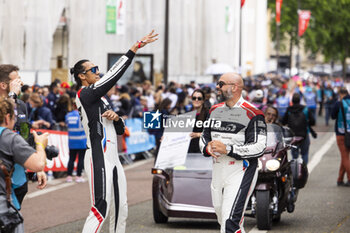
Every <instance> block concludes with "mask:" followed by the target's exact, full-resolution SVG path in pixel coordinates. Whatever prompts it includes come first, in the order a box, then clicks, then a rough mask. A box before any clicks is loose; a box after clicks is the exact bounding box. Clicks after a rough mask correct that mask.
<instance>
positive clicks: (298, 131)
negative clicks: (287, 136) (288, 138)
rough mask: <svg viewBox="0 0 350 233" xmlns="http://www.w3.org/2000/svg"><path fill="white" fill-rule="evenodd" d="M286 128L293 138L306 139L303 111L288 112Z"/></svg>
mask: <svg viewBox="0 0 350 233" xmlns="http://www.w3.org/2000/svg"><path fill="white" fill-rule="evenodd" d="M288 127H289V128H290V129H291V130H292V131H293V133H294V134H295V136H299V137H303V138H306V135H307V128H308V123H307V120H306V116H305V114H304V112H303V111H296V112H291V111H288Z"/></svg>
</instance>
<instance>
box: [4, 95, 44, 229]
mask: <svg viewBox="0 0 350 233" xmlns="http://www.w3.org/2000/svg"><path fill="white" fill-rule="evenodd" d="M15 121H16V116H15V113H14V104H13V103H12V101H10V100H8V99H5V98H3V97H0V165H1V169H0V228H4V227H8V226H6V225H4V221H3V220H4V218H5V217H6V216H8V215H7V214H9V213H10V214H11V213H17V214H18V215H17V218H21V217H20V214H19V213H18V211H17V210H16V209H15V208H13V206H12V204H11V200H10V192H11V191H10V187H8V186H9V185H10V184H9V182H8V181H10V177H11V173H12V172H13V169H14V164H15V163H18V164H20V165H21V166H23V167H25V168H26V169H30V170H32V171H34V172H40V171H42V170H43V169H44V167H45V164H46V153H45V147H46V146H47V138H48V133H45V134H42V135H40V136H38V135H37V133H36V132H35V131H34V132H33V135H34V141H35V144H36V150H35V149H34V148H33V147H31V146H30V145H29V144H28V143H27V142H26V141H25V140H24V139H23V138H22V137H21V136H20V135H19V134H17V133H15V132H13V131H12V129H13V127H14V125H15ZM6 181H7V182H6ZM45 186H46V179H44V178H43V177H41V176H38V186H37V188H39V189H43V188H44V187H45ZM17 224H18V225H16V226H13V227H14V229H12V231H13V232H15V233H18V232H24V229H23V223H18V222H17Z"/></svg>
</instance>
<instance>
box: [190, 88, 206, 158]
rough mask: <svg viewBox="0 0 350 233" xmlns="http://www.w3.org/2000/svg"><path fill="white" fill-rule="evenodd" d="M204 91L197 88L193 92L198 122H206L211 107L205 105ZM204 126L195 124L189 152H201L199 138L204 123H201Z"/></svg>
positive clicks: (194, 108) (193, 102) (193, 103)
mask: <svg viewBox="0 0 350 233" xmlns="http://www.w3.org/2000/svg"><path fill="white" fill-rule="evenodd" d="M204 96H205V94H204V92H203V91H202V90H201V89H196V90H194V91H193V92H192V106H193V108H192V110H193V111H196V122H197V121H202V122H204V121H205V120H206V119H207V117H208V114H209V109H207V108H206V107H204ZM201 126H202V127H197V124H195V127H194V128H193V132H192V133H191V135H190V136H191V142H190V146H189V149H188V152H189V153H200V152H201V151H200V149H199V138H200V136H201V134H202V132H203V124H201Z"/></svg>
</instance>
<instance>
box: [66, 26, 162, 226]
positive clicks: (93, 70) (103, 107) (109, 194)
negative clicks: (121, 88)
mask: <svg viewBox="0 0 350 233" xmlns="http://www.w3.org/2000/svg"><path fill="white" fill-rule="evenodd" d="M157 35H158V34H154V32H153V31H152V32H151V33H150V34H148V35H147V36H145V37H143V38H142V40H141V41H137V43H135V44H134V45H133V46H132V47H131V48H130V50H129V51H128V52H127V53H126V54H125V55H124V56H122V57H121V58H120V59H119V60H118V61H117V62H116V63H115V64H114V65H113V66H112V68H111V69H110V70H109V71H108V72H107V73H106V74H105V75H104V76H103V77H102V78H101V79H100V77H99V70H98V67H97V66H95V65H94V64H93V63H92V62H90V61H88V60H80V61H79V62H77V63H76V64H75V66H74V67H73V68H72V69H71V73H72V74H74V78H75V80H76V82H77V84H78V85H79V86H83V87H82V88H81V89H80V90H79V91H78V92H77V97H76V104H77V108H78V110H79V113H80V117H81V121H82V125H83V127H84V131H85V134H86V136H87V150H86V153H85V161H84V167H85V171H86V174H87V177H88V181H89V187H90V194H91V196H90V197H91V210H90V213H89V216H88V217H87V219H86V222H85V225H84V229H83V232H84V233H88V232H94V233H96V232H100V230H101V229H102V225H103V223H104V222H105V219H106V218H107V216H108V215H109V216H110V226H109V229H110V232H125V225H126V218H127V215H128V213H127V212H128V206H127V197H126V179H125V174H124V170H123V168H122V166H121V164H120V161H119V156H118V143H117V134H118V135H122V134H123V133H124V122H123V120H122V118H119V116H118V115H117V114H116V113H115V112H114V111H113V110H112V108H111V106H110V105H109V103H108V101H107V100H106V99H105V97H104V96H105V95H106V94H107V92H108V91H109V90H110V89H111V88H112V87H114V85H115V84H116V82H117V81H118V80H119V79H120V78H121V77H122V75H123V73H124V72H125V70H126V69H127V68H128V66H129V65H130V63H131V60H132V59H133V57H134V55H135V53H136V51H137V50H138V49H139V48H142V47H144V46H145V45H146V44H148V43H152V42H153V41H155V40H157Z"/></svg>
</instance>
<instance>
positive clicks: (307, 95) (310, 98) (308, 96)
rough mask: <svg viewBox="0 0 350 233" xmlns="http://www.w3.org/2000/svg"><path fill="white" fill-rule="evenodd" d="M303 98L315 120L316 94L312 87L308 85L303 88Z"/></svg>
mask: <svg viewBox="0 0 350 233" xmlns="http://www.w3.org/2000/svg"><path fill="white" fill-rule="evenodd" d="M304 100H305V103H306V106H307V107H308V109H309V110H310V112H311V113H312V115H313V116H314V117H315V121H316V107H317V100H316V94H315V93H314V92H313V91H312V88H311V87H310V86H308V87H306V88H305V92H304Z"/></svg>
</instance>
